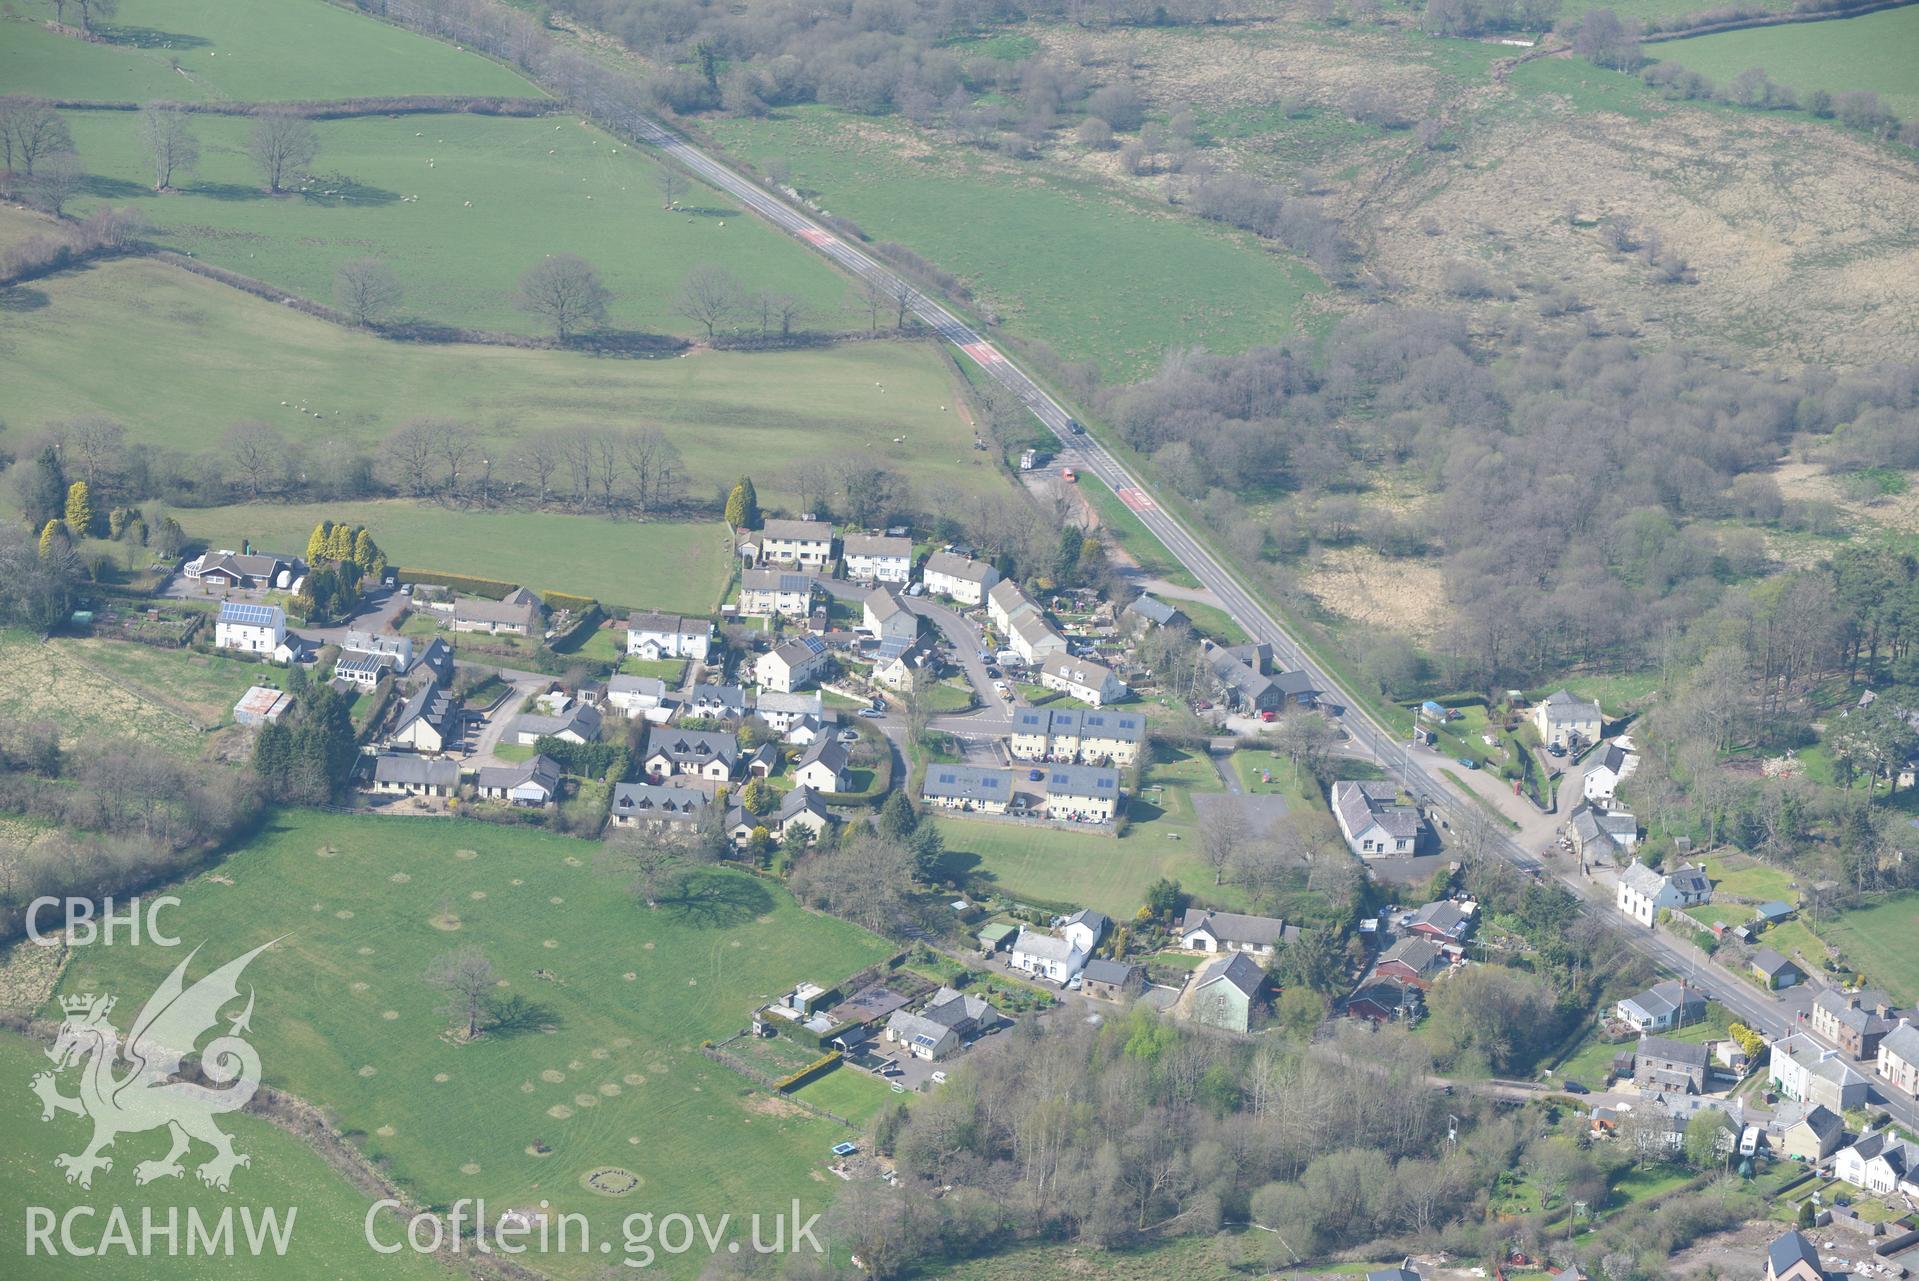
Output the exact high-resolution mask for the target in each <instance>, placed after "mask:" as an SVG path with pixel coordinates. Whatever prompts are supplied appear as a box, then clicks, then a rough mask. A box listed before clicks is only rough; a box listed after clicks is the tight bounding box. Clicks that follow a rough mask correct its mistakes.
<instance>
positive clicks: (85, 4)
mask: <svg viewBox="0 0 1919 1281" xmlns="http://www.w3.org/2000/svg"><path fill="white" fill-rule="evenodd" d="M74 3H76V4H78V5H79V6H80V26H81V27H82V28H84V29H85V30H87V31H91V30H93V24H94V23H96V22H105V21H107V20H108V19H109V18H112V17H113V16H114V15H115V14H117V13H119V12H120V0H74Z"/></svg>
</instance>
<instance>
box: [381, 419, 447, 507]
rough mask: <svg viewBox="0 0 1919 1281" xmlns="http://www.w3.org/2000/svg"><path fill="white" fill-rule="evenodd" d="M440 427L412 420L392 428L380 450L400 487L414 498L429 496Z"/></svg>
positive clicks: (426, 420) (425, 420) (427, 420)
mask: <svg viewBox="0 0 1919 1281" xmlns="http://www.w3.org/2000/svg"><path fill="white" fill-rule="evenodd" d="M439 427H440V424H439V422H438V421H437V420H435V419H431V418H415V419H412V420H410V421H408V422H404V423H401V424H400V425H399V427H397V428H395V429H394V432H393V434H392V435H391V436H388V437H387V438H386V444H385V445H383V446H382V450H383V452H384V453H385V454H386V456H387V458H388V459H389V460H390V461H391V462H392V464H393V467H394V470H395V471H397V472H398V473H399V481H400V484H401V487H402V488H404V489H405V490H406V491H407V492H408V493H409V494H412V495H414V496H415V497H420V496H422V495H424V494H426V493H428V492H430V491H431V489H432V487H433V486H432V475H433V456H434V452H435V437H436V435H437V434H438V431H439Z"/></svg>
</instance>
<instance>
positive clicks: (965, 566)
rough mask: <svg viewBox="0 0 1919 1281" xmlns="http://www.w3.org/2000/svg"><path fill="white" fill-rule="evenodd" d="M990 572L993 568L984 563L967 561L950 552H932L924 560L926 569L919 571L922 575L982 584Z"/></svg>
mask: <svg viewBox="0 0 1919 1281" xmlns="http://www.w3.org/2000/svg"><path fill="white" fill-rule="evenodd" d="M992 572H993V567H992V566H991V565H988V564H987V563H985V562H984V561H978V560H969V559H968V558H966V557H964V556H955V555H954V554H953V553H952V552H934V553H933V554H932V555H931V556H928V557H927V558H926V567H925V569H924V570H922V571H921V573H922V575H924V574H944V575H946V577H948V578H958V579H961V580H963V581H965V582H969V583H983V582H985V581H986V576H987V575H988V574H990V573H992Z"/></svg>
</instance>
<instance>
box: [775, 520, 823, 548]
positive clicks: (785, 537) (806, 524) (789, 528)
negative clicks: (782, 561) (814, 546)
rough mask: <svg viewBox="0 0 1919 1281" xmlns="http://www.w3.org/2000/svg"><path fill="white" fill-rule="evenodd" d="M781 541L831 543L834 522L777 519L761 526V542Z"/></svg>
mask: <svg viewBox="0 0 1919 1281" xmlns="http://www.w3.org/2000/svg"><path fill="white" fill-rule="evenodd" d="M771 539H779V540H782V541H785V542H813V543H830V542H832V541H833V522H832V521H830V520H782V519H779V518H777V517H775V518H774V519H771V520H768V521H766V522H764V523H763V524H762V525H761V526H760V541H761V542H766V541H768V540H771Z"/></svg>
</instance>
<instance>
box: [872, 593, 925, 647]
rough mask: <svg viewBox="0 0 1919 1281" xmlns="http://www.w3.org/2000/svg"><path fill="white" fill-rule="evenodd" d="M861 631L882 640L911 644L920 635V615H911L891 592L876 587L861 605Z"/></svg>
mask: <svg viewBox="0 0 1919 1281" xmlns="http://www.w3.org/2000/svg"><path fill="white" fill-rule="evenodd" d="M860 630H862V631H864V632H866V633H868V634H869V635H872V636H875V637H877V638H879V639H880V640H895V641H905V642H907V643H909V644H910V643H911V642H912V640H913V638H914V637H916V636H918V635H919V634H920V620H919V615H918V614H913V613H909V612H908V611H907V608H906V606H904V605H902V604H901V603H900V598H899V597H898V596H896V595H894V594H893V593H892V592H891V591H888V590H887V589H886V588H884V587H875V588H874V589H873V590H872V591H870V592H868V593H867V594H866V599H865V600H863V601H862V602H861V603H860Z"/></svg>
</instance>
